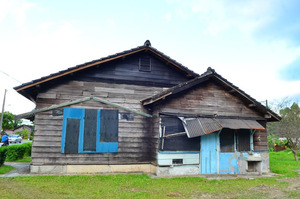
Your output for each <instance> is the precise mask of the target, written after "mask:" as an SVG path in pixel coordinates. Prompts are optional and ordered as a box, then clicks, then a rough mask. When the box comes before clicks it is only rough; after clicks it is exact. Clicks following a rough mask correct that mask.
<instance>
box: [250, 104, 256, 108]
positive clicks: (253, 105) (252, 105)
mask: <svg viewBox="0 0 300 199" xmlns="http://www.w3.org/2000/svg"><path fill="white" fill-rule="evenodd" d="M255 106H256V104H248V107H249V108H251V107H255Z"/></svg>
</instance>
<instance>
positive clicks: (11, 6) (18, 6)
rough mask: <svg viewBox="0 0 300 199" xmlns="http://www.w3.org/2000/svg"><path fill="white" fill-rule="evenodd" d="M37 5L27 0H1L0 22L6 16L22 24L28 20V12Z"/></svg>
mask: <svg viewBox="0 0 300 199" xmlns="http://www.w3.org/2000/svg"><path fill="white" fill-rule="evenodd" d="M35 5H36V4H35V3H32V2H29V1H25V0H0V22H1V21H3V20H4V19H5V18H6V17H12V18H13V19H14V20H15V21H16V23H17V24H18V25H20V26H22V25H24V24H25V21H26V12H27V11H28V10H29V9H30V8H32V7H34V6H35Z"/></svg>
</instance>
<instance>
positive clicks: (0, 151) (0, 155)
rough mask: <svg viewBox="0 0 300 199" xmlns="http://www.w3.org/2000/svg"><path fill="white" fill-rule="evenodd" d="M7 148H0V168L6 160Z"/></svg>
mask: <svg viewBox="0 0 300 199" xmlns="http://www.w3.org/2000/svg"><path fill="white" fill-rule="evenodd" d="M6 151H7V147H0V167H1V166H2V165H3V164H4V162H5V159H6Z"/></svg>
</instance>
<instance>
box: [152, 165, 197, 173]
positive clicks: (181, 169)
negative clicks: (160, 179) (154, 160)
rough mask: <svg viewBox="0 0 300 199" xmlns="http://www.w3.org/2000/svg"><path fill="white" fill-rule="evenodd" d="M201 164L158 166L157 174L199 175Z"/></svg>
mask: <svg viewBox="0 0 300 199" xmlns="http://www.w3.org/2000/svg"><path fill="white" fill-rule="evenodd" d="M199 173H200V168H199V165H174V166H171V167H157V169H156V175H157V176H180V175H199Z"/></svg>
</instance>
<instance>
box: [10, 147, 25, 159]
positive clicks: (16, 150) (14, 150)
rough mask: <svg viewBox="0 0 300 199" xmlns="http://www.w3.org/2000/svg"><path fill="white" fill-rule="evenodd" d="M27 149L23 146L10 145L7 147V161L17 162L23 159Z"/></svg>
mask: <svg viewBox="0 0 300 199" xmlns="http://www.w3.org/2000/svg"><path fill="white" fill-rule="evenodd" d="M25 150H26V147H24V146H23V145H10V146H8V147H7V152H6V160H7V161H15V160H18V159H23V158H24V154H25Z"/></svg>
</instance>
